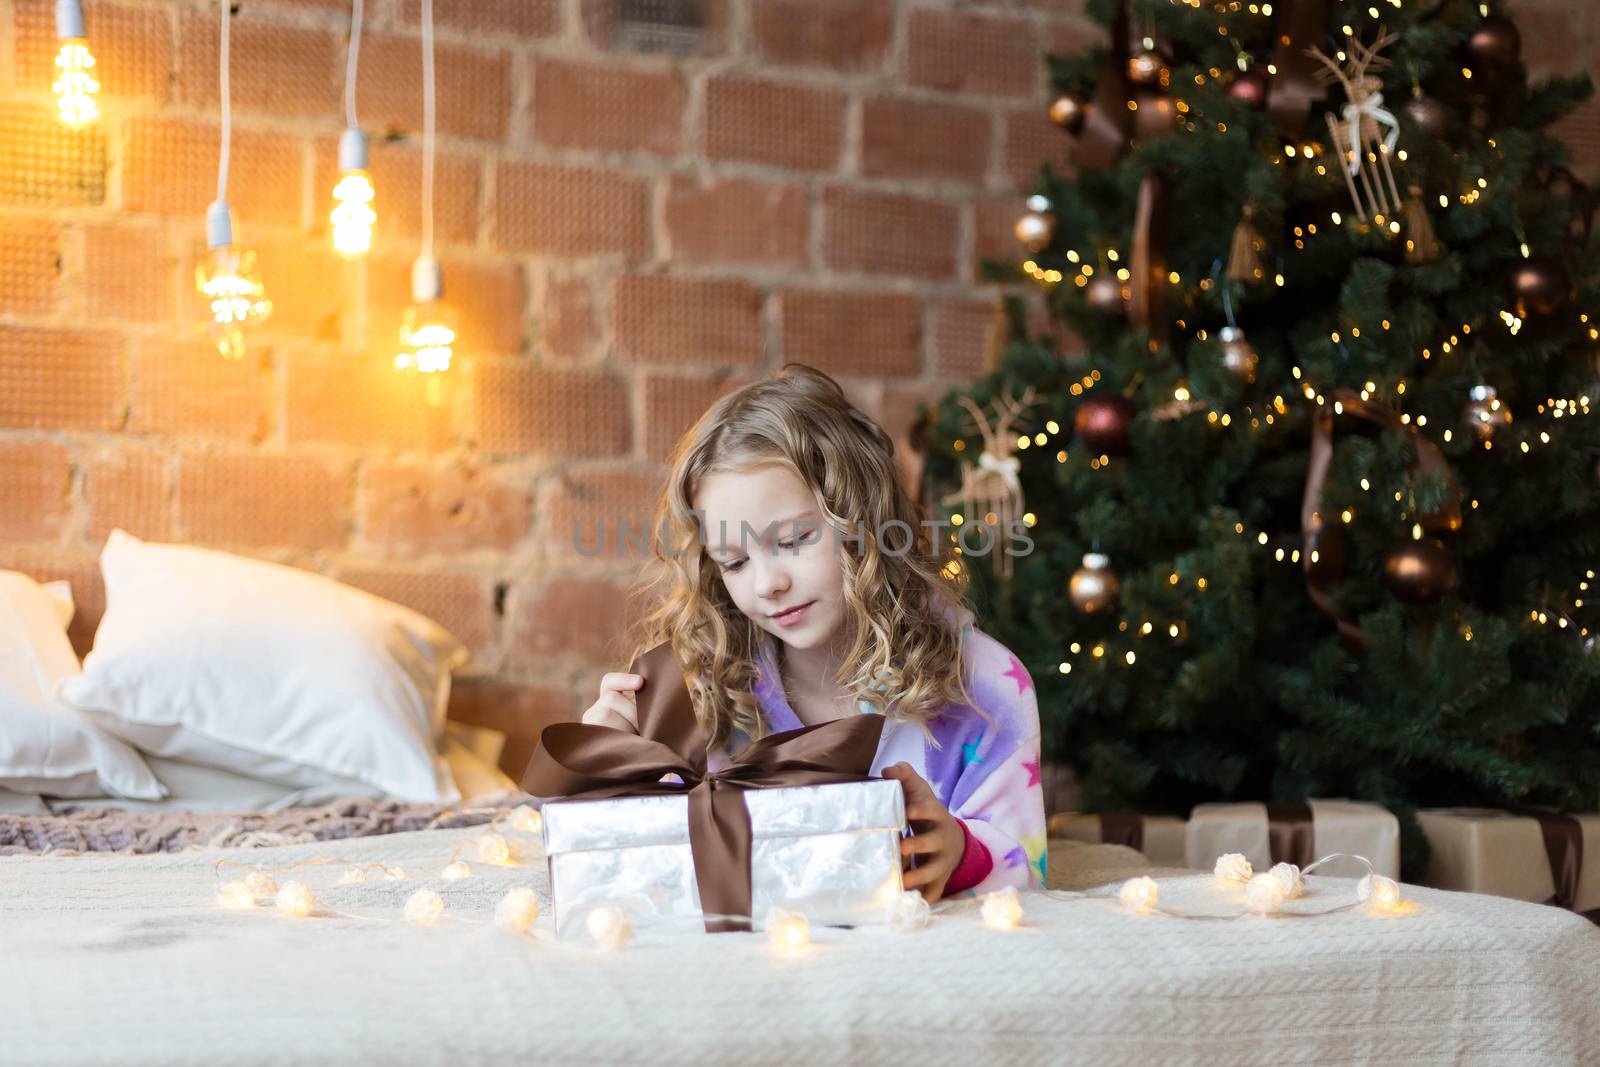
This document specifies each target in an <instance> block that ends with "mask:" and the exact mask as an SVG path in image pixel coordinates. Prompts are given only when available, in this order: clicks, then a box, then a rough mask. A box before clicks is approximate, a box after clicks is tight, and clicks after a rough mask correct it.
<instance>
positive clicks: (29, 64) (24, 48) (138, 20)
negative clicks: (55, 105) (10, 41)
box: [15, 3, 172, 98]
mask: <svg viewBox="0 0 1600 1067" xmlns="http://www.w3.org/2000/svg"><path fill="white" fill-rule="evenodd" d="M86 7H87V9H88V10H87V11H86V12H85V14H86V15H87V18H86V20H85V29H86V30H87V31H88V34H89V51H90V52H92V53H93V54H94V58H95V68H94V76H95V80H96V81H98V82H99V83H100V93H101V95H102V96H112V97H133V96H148V97H161V98H165V97H166V95H167V91H168V88H169V86H170V83H171V80H172V20H171V17H170V16H169V15H168V13H167V11H166V9H164V8H158V7H145V8H138V7H121V6H115V5H111V4H89V5H86ZM15 11H16V46H17V48H16V56H17V66H16V80H17V85H19V86H30V87H39V88H42V89H44V90H45V91H48V90H49V87H50V85H51V83H52V82H54V81H55V58H56V53H57V52H58V51H60V48H61V42H60V41H58V40H57V39H56V20H55V5H54V4H30V3H21V4H16V5H15Z"/></svg>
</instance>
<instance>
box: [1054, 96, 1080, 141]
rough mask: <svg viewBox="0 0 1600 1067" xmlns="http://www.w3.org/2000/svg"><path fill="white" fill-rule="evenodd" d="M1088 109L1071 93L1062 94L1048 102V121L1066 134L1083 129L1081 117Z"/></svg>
mask: <svg viewBox="0 0 1600 1067" xmlns="http://www.w3.org/2000/svg"><path fill="white" fill-rule="evenodd" d="M1088 110H1089V107H1088V105H1087V104H1085V103H1084V102H1083V101H1082V100H1079V99H1078V98H1077V97H1075V96H1073V95H1072V94H1071V93H1063V94H1062V95H1061V96H1058V97H1056V98H1055V99H1054V100H1052V101H1051V102H1050V121H1051V122H1053V123H1055V124H1056V125H1057V126H1060V127H1061V128H1062V129H1063V130H1066V131H1067V132H1068V133H1077V132H1078V131H1079V130H1081V129H1083V117H1084V115H1085V114H1087V112H1088Z"/></svg>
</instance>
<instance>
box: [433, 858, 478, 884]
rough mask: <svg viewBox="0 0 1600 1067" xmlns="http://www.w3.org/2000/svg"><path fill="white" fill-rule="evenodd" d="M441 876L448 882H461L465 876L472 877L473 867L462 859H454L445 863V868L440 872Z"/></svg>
mask: <svg viewBox="0 0 1600 1067" xmlns="http://www.w3.org/2000/svg"><path fill="white" fill-rule="evenodd" d="M439 877H440V878H443V879H444V880H445V881H447V882H459V881H461V879H463V878H471V877H472V868H471V867H468V866H467V865H466V864H465V863H462V862H461V861H460V860H452V861H451V862H450V863H447V864H445V867H444V870H442V871H440V872H439Z"/></svg>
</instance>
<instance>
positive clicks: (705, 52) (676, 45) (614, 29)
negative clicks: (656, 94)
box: [580, 0, 729, 56]
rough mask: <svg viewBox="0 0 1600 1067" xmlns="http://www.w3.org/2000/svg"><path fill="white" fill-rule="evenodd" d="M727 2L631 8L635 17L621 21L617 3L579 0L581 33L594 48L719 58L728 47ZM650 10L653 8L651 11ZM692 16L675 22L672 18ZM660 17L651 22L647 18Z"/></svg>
mask: <svg viewBox="0 0 1600 1067" xmlns="http://www.w3.org/2000/svg"><path fill="white" fill-rule="evenodd" d="M728 3H729V0H700V2H698V3H694V4H681V5H680V4H649V5H634V9H635V17H634V18H631V19H624V18H622V17H620V16H621V14H622V12H621V11H619V8H620V6H621V5H619V4H618V3H617V0H581V4H580V6H581V16H582V19H583V29H584V33H585V34H586V35H587V36H588V38H589V40H590V41H591V42H593V44H594V45H595V47H597V48H605V49H614V50H618V51H628V52H644V53H670V54H672V55H679V56H712V55H721V54H722V53H723V52H724V51H726V50H727V47H728ZM652 9H654V10H653V11H652ZM674 9H676V11H677V12H682V13H684V14H687V15H691V16H693V18H692V19H686V20H682V21H677V22H675V21H674V20H673V19H672V17H671V16H672V15H673V14H674V13H675V12H674ZM652 14H656V15H659V16H664V17H662V18H657V19H651V17H650V16H651V15H652Z"/></svg>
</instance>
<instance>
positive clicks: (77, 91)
mask: <svg viewBox="0 0 1600 1067" xmlns="http://www.w3.org/2000/svg"><path fill="white" fill-rule="evenodd" d="M87 36H88V35H87V34H86V33H85V32H84V27H83V5H82V3H80V0H56V37H57V38H58V39H59V40H60V41H61V48H60V50H59V51H57V52H56V64H55V66H56V80H55V81H54V82H52V83H51V85H50V88H51V90H52V91H53V92H54V93H55V94H56V112H57V114H59V115H60V116H61V121H62V123H63V124H65V125H66V126H67V127H68V128H70V129H74V130H79V129H82V128H83V127H85V126H88V125H89V124H90V123H92V122H94V121H95V120H96V119H98V118H99V117H100V105H99V104H97V103H96V102H95V98H94V97H95V94H96V93H98V92H99V91H100V83H99V82H98V81H96V80H95V77H94V66H95V62H94V54H93V53H92V52H90V51H89V42H88V40H87Z"/></svg>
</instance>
